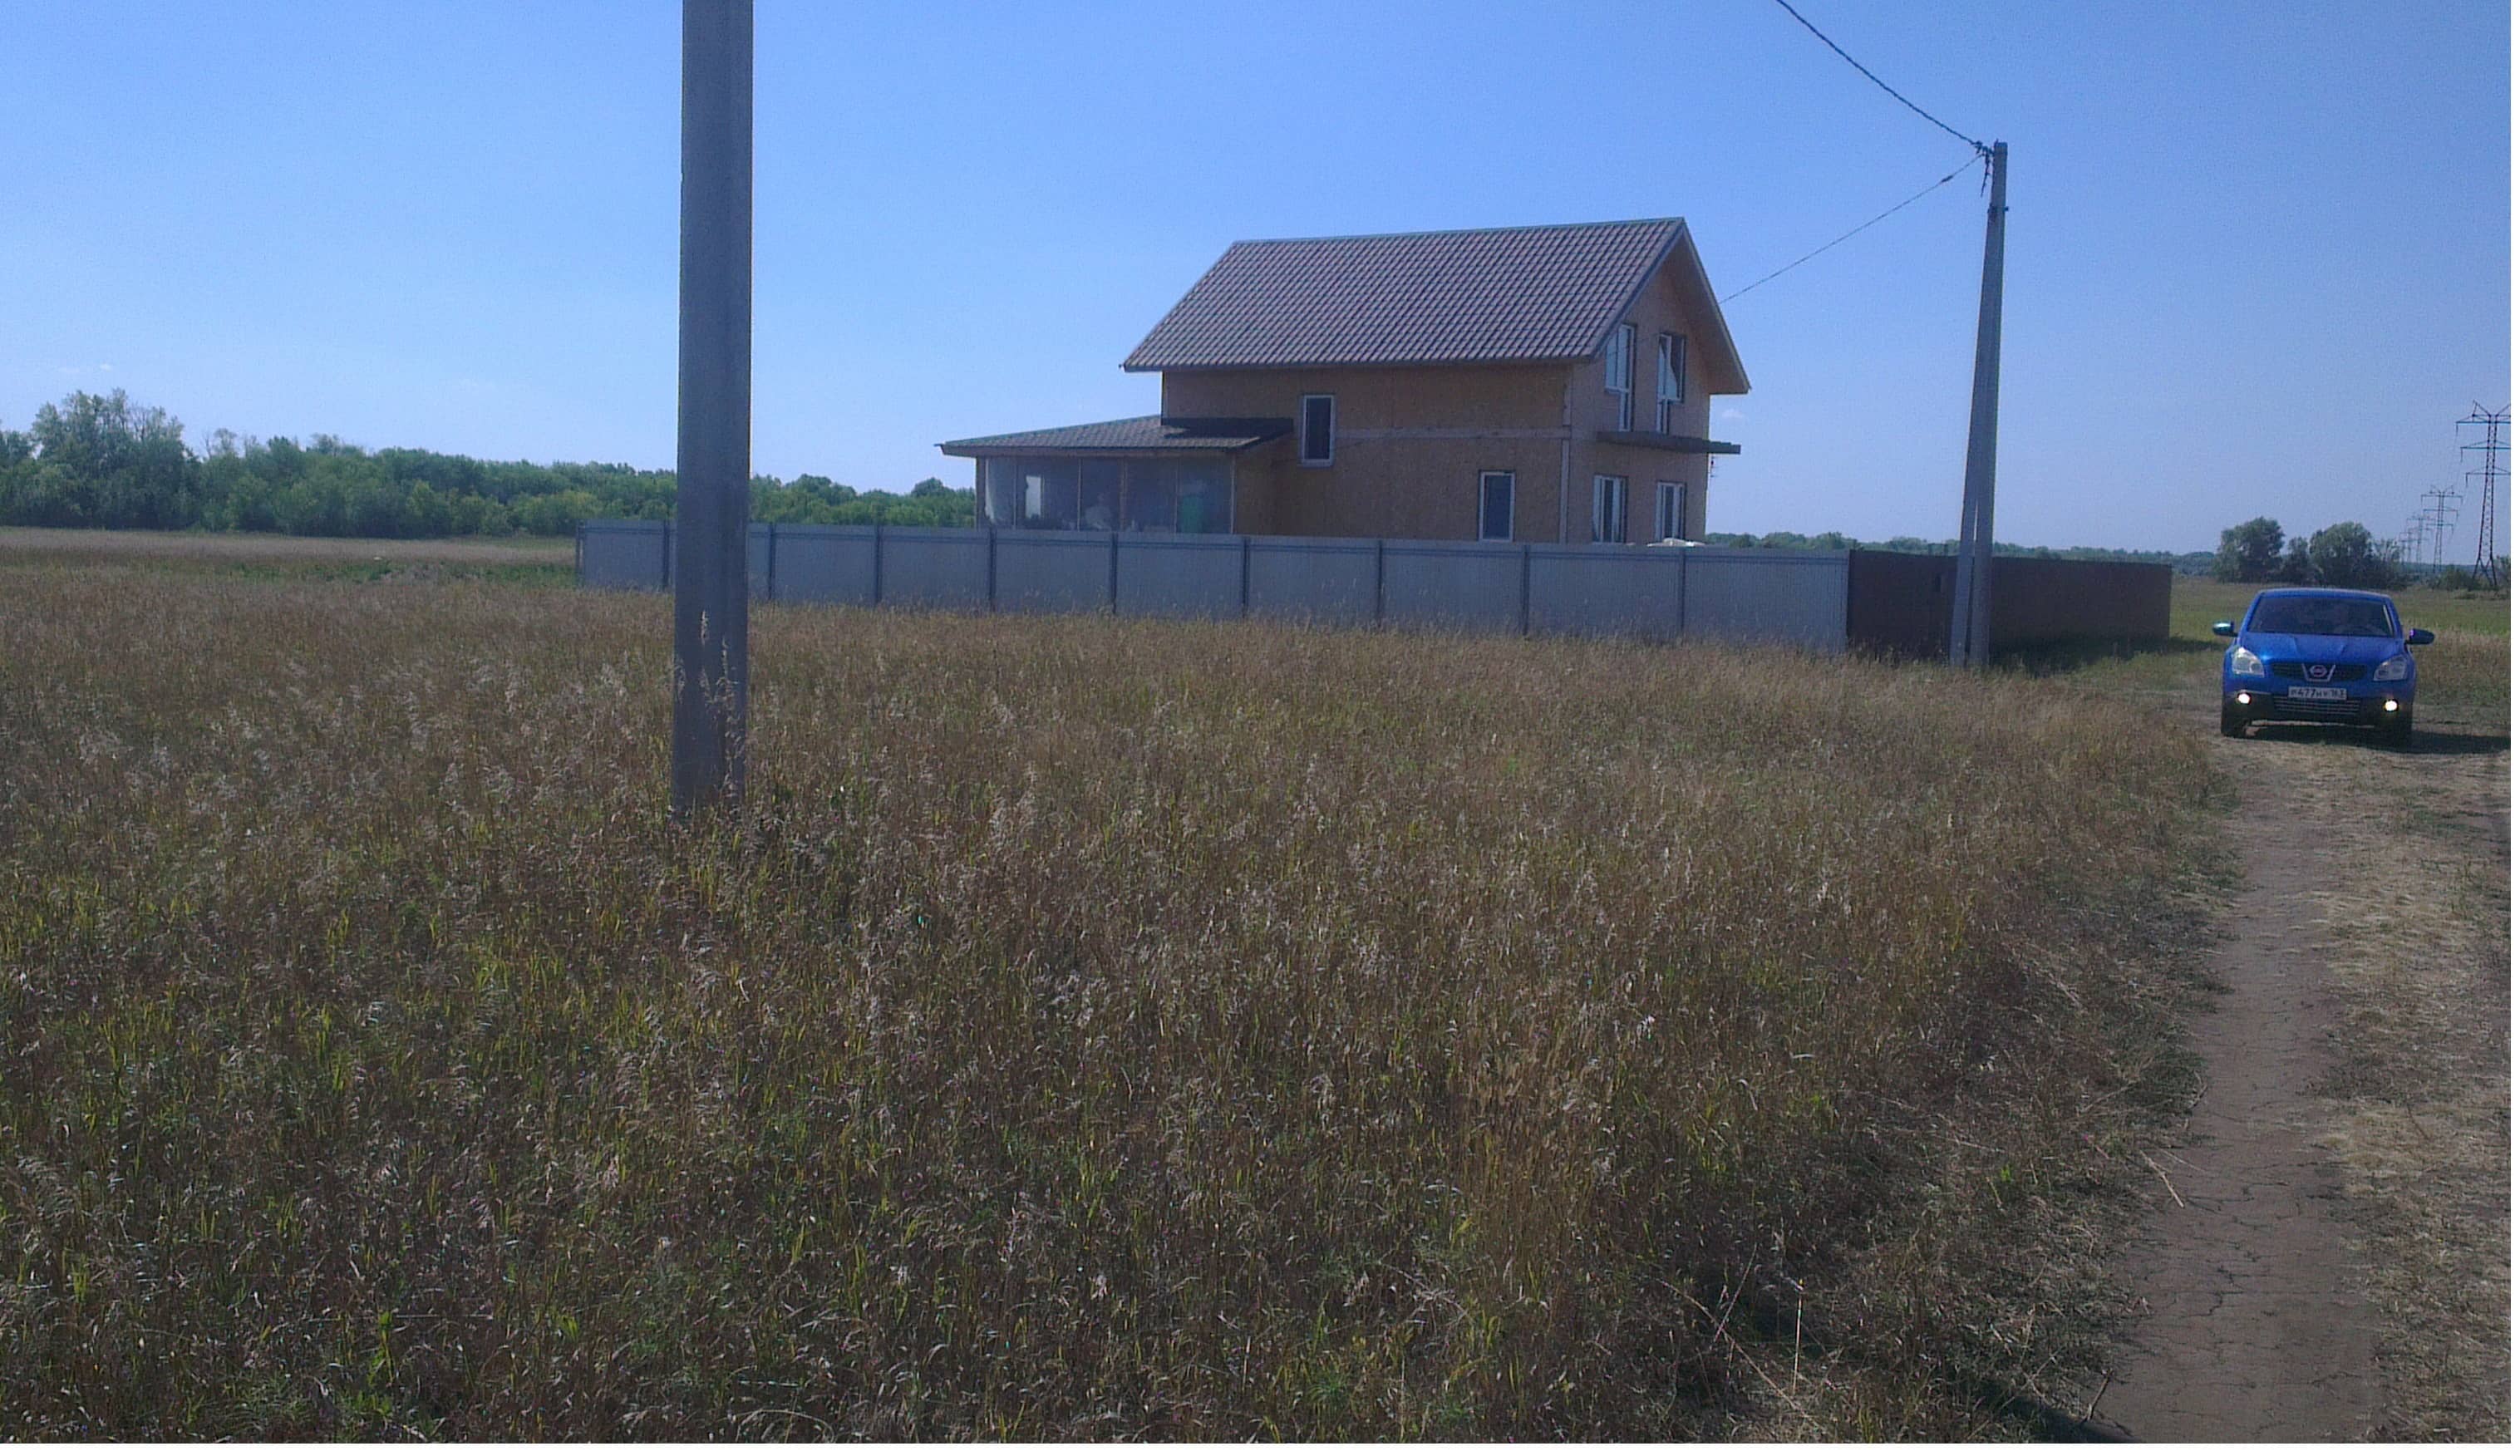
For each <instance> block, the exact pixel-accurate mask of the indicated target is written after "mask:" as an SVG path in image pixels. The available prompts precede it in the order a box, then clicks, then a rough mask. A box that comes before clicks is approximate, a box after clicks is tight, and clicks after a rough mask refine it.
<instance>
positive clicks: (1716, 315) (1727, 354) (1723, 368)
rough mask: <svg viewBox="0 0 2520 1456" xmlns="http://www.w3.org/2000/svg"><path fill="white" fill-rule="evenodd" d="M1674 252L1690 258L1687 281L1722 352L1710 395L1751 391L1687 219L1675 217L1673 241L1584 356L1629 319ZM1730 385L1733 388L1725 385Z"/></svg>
mask: <svg viewBox="0 0 2520 1456" xmlns="http://www.w3.org/2000/svg"><path fill="white" fill-rule="evenodd" d="M1674 253H1678V254H1680V255H1681V256H1682V257H1684V258H1686V259H1688V283H1689V284H1690V286H1692V287H1695V288H1696V290H1697V296H1698V299H1699V301H1701V302H1702V303H1704V304H1705V306H1706V317H1707V319H1708V320H1709V321H1710V322H1711V323H1713V324H1714V326H1715V336H1714V338H1713V339H1712V340H1711V342H1712V343H1713V344H1714V345H1715V346H1716V348H1717V349H1718V350H1719V351H1720V352H1719V353H1718V354H1717V355H1716V357H1715V358H1714V359H1713V360H1712V361H1710V362H1711V363H1713V364H1714V365H1715V367H1716V372H1718V373H1720V374H1721V375H1723V378H1722V381H1721V382H1720V383H1713V384H1709V385H1707V386H1706V392H1707V393H1709V394H1747V393H1749V392H1750V373H1749V371H1748V370H1746V369H1744V368H1743V367H1742V365H1741V350H1740V349H1739V347H1738V346H1736V345H1735V344H1734V343H1733V328H1732V326H1731V325H1729V324H1727V323H1725V322H1724V303H1723V300H1721V299H1719V298H1717V297H1716V296H1715V284H1714V282H1713V281H1712V280H1710V279H1709V278H1707V276H1706V264H1705V262H1704V261H1703V260H1701V259H1700V258H1699V257H1698V256H1697V241H1696V240H1695V239H1693V238H1691V237H1690V236H1689V234H1688V219H1687V218H1674V219H1672V230H1671V241H1670V242H1669V243H1664V244H1663V248H1662V251H1661V252H1660V253H1657V254H1656V255H1655V256H1654V260H1653V263H1652V265H1651V266H1650V267H1648V268H1646V269H1645V270H1644V272H1643V273H1642V274H1640V275H1639V276H1638V278H1637V284H1636V287H1633V288H1630V289H1629V290H1628V296H1627V298H1626V299H1625V300H1623V301H1622V302H1621V303H1620V304H1619V309H1618V312H1616V313H1614V314H1612V315H1611V316H1610V322H1608V323H1607V324H1604V325H1602V326H1601V332H1600V336H1599V337H1598V338H1596V339H1594V340H1593V348H1592V351H1591V353H1588V354H1586V355H1584V356H1583V357H1585V358H1587V359H1590V358H1593V357H1595V356H1596V355H1598V354H1599V353H1600V352H1601V350H1602V349H1603V348H1605V347H1607V346H1608V344H1609V342H1610V331H1611V330H1613V329H1616V328H1618V327H1619V325H1620V324H1621V323H1622V322H1624V321H1625V320H1626V319H1627V317H1628V311H1629V310H1631V309H1633V308H1635V307H1636V306H1637V299H1639V298H1640V297H1642V296H1643V294H1644V290H1645V289H1646V288H1647V287H1650V286H1651V285H1652V283H1653V281H1654V278H1655V276H1656V275H1658V274H1660V273H1661V272H1662V270H1663V267H1664V265H1666V264H1668V263H1669V262H1670V261H1671V259H1672V255H1673V254H1674ZM1728 385H1729V386H1730V387H1726V386H1728Z"/></svg>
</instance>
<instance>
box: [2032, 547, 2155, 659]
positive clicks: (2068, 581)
mask: <svg viewBox="0 0 2520 1456" xmlns="http://www.w3.org/2000/svg"><path fill="white" fill-rule="evenodd" d="M1994 617H1995V620H1994V622H1993V624H1992V630H1991V632H1990V633H1989V640H1990V643H1991V645H1993V646H1994V648H1995V649H1996V650H1998V651H2003V650H2005V649H2008V648H2013V647H2032V646H2038V645H2040V644H2042V643H2047V642H2062V641H2074V640H2086V641H2121V642H2131V641H2159V640H2161V639H2163V638H2166V637H2168V636H2169V635H2170V568H2169V567H2168V566H2167V565H2155V564H2153V563H2150V562H2145V561H2069V560H2059V559H2057V558H2055V557H2053V556H1998V557H1996V558H1995V612H1994Z"/></svg>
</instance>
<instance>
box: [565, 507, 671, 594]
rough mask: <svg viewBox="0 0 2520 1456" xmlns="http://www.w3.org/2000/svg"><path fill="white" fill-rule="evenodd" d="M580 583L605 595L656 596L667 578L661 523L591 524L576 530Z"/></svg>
mask: <svg viewBox="0 0 2520 1456" xmlns="http://www.w3.org/2000/svg"><path fill="white" fill-rule="evenodd" d="M577 547H578V553H577V581H578V585H579V586H582V587H593V588H595V589H596V590H598V591H604V592H657V591H662V590H664V588H665V587H666V586H668V585H670V582H671V579H670V578H669V577H667V576H666V574H665V528H664V523H663V522H661V521H588V522H587V523H586V524H585V525H583V526H580V527H578V528H577Z"/></svg>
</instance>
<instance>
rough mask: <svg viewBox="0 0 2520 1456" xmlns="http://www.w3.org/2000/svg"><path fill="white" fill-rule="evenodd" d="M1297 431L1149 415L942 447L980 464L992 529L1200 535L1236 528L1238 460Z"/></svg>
mask: <svg viewBox="0 0 2520 1456" xmlns="http://www.w3.org/2000/svg"><path fill="white" fill-rule="evenodd" d="M1293 429H1294V421H1293V420H1291V419H1180V418H1169V419H1168V418H1166V417H1163V416H1158V415H1145V416H1140V417H1137V418H1135V419H1111V420H1105V421H1102V422H1101V423H1098V424H1076V425H1066V426H1063V427H1060V428H1057V429H1043V430H1026V431H1022V432H1020V433H1017V434H1011V435H981V436H976V437H974V438H972V439H968V440H948V441H945V442H944V443H943V444H942V445H940V446H938V447H937V448H938V449H940V450H942V451H944V452H945V453H946V454H947V455H951V456H957V457H961V458H964V459H967V460H970V461H971V462H973V484H974V486H975V487H976V488H977V492H978V497H979V514H980V523H981V524H983V525H987V526H995V527H997V528H999V529H1000V530H1024V531H1161V532H1174V533H1178V534H1181V535H1188V536H1198V535H1211V534H1218V533H1223V532H1230V531H1233V530H1234V529H1235V503H1236V494H1237V492H1236V486H1237V480H1236V476H1237V473H1238V472H1237V469H1236V463H1237V459H1238V457H1239V456H1240V455H1241V454H1242V453H1243V452H1245V451H1247V450H1250V449H1252V448H1254V447H1256V446H1260V445H1264V444H1267V443H1268V442H1270V441H1272V440H1276V439H1279V438H1281V437H1283V436H1284V435H1286V434H1288V433H1291V432H1292V430H1293Z"/></svg>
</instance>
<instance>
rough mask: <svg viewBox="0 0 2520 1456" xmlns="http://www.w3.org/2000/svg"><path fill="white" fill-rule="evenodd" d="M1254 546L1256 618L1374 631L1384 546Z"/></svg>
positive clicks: (1273, 542)
mask: <svg viewBox="0 0 2520 1456" xmlns="http://www.w3.org/2000/svg"><path fill="white" fill-rule="evenodd" d="M1250 542H1251V589H1250V596H1249V597H1248V603H1249V608H1250V612H1251V615H1252V616H1255V617H1282V618H1292V619H1295V620H1299V621H1307V622H1319V623H1322V624H1323V625H1325V626H1332V627H1367V626H1372V625H1373V620H1374V588H1373V582H1374V574H1375V572H1376V571H1378V570H1379V569H1380V558H1381V550H1382V548H1381V544H1380V543H1378V542H1375V541H1371V540H1359V539H1356V538H1353V537H1334V536H1254V537H1251V538H1250Z"/></svg>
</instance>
